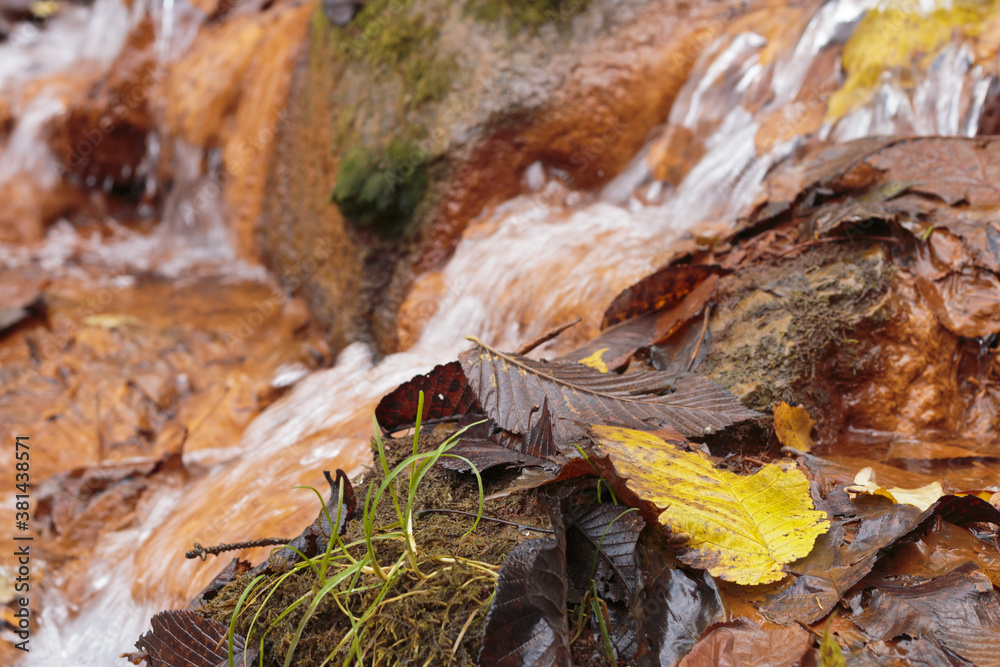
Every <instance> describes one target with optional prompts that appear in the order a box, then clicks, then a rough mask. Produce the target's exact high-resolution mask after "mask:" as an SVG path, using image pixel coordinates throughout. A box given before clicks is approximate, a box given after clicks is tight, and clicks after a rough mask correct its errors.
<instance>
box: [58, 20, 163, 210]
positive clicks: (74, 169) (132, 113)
mask: <svg viewBox="0 0 1000 667" xmlns="http://www.w3.org/2000/svg"><path fill="white" fill-rule="evenodd" d="M154 42H155V33H154V27H153V22H152V20H151V19H146V20H144V21H142V22H141V23H139V25H137V26H136V28H134V29H133V30H132V31H131V32H130V33H129V36H128V39H127V40H126V42H125V45H124V47H123V48H122V52H121V54H120V55H119V56H118V58H117V59H116V60H115V62H114V63H113V64H112V65H111V67H110V68H109V70H108V71H107V73H106V74H100V75H99V76H94V77H93V78H92V79H91V80H90V81H89V82H88V81H87V77H83V79H84V82H85V84H84V85H83V86H77V88H76V89H75V90H74V91H73V92H72V93H70V94H69V95H68V96H67V97H66V100H65V104H66V107H67V109H68V111H67V113H66V114H64V115H62V116H60V117H59V118H58V119H57V120H56V121H55V122H53V124H52V131H51V135H50V139H49V145H50V147H51V148H52V151H53V154H54V156H55V158H56V161H57V163H58V169H59V172H60V175H61V176H62V177H63V178H67V179H69V180H71V181H72V182H73V183H75V184H77V185H79V186H80V187H81V189H82V188H91V187H94V185H95V184H96V187H97V188H102V189H103V190H104V191H105V192H116V193H118V194H125V195H129V196H131V197H133V198H137V197H138V194H139V193H140V192H141V190H142V188H143V185H144V183H145V178H146V176H147V174H146V173H145V172H144V165H143V162H144V159H145V157H146V137H147V135H148V134H149V132H150V131H151V130H152V128H153V117H152V110H151V105H150V100H151V99H154V98H155V97H157V96H158V93H159V86H160V84H161V83H162V80H163V77H164V75H163V72H162V70H161V69H159V68H158V66H157V62H156V53H155V48H154V47H155V45H154Z"/></svg>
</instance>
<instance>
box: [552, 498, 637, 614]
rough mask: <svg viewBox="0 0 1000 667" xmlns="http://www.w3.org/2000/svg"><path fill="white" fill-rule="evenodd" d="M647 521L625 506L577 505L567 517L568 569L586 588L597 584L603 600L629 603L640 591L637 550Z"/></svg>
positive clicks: (572, 580) (573, 583)
mask: <svg viewBox="0 0 1000 667" xmlns="http://www.w3.org/2000/svg"><path fill="white" fill-rule="evenodd" d="M645 526H646V522H645V520H643V518H642V517H640V516H639V514H638V513H637V512H635V511H631V510H629V508H628V507H624V506H622V505H612V504H610V503H599V504H596V505H593V506H590V507H586V506H580V507H573V508H571V509H570V510H569V511H568V512H567V516H566V553H567V555H568V562H567V565H566V571H567V573H568V575H569V582H570V585H571V586H573V587H574V588H576V589H577V590H580V591H583V590H587V589H589V588H590V582H591V581H593V582H594V583H595V584H596V585H597V595H598V596H599V597H600V598H601V599H603V600H610V601H613V602H622V603H624V602H628V601H629V600H630V599H631V598H632V597H633V596H634V595H635V591H636V585H637V581H636V565H635V549H636V541H637V540H638V539H639V533H640V532H642V529H643V528H644V527H645Z"/></svg>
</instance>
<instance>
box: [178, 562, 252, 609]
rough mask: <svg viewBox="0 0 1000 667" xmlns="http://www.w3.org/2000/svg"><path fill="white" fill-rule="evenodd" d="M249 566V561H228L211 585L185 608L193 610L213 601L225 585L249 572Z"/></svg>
mask: <svg viewBox="0 0 1000 667" xmlns="http://www.w3.org/2000/svg"><path fill="white" fill-rule="evenodd" d="M251 569H252V568H251V565H250V562H249V561H245V560H240V559H239V558H234V559H232V560H231V561H229V565H226V567H224V568H223V569H222V572H219V574H217V575H215V579H212V581H211V583H209V584H208V586H205V588H203V589H202V591H201V592H200V593H198V595H196V596H195V597H194V599H193V600H191V604H189V605H188V606H187V608H188V609H191V610H194V609H197V608H198V607H201V606H202V605H204V604H205V603H206V602H208V601H210V600H214V599H215V596H217V595H218V594H219V591H221V590H222V589H223V588H225V587H226V584H228V583H230V582H231V581H233V580H234V579H236V578H237V577H239V576H240V575H243V574H246V573H247V572H249V571H250V570H251Z"/></svg>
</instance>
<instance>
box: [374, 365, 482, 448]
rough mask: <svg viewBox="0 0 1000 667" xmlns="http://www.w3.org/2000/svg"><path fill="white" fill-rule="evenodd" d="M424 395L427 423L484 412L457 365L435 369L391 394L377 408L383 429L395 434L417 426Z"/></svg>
mask: <svg viewBox="0 0 1000 667" xmlns="http://www.w3.org/2000/svg"><path fill="white" fill-rule="evenodd" d="M421 391H422V392H424V414H423V417H422V419H423V420H424V421H427V420H433V419H444V418H448V417H457V416H460V415H464V414H467V413H475V412H482V410H481V409H480V408H479V407H478V402H477V401H476V396H475V394H474V393H473V392H472V389H471V387H469V383H468V381H467V380H466V379H465V373H463V372H462V366H461V365H460V364H459V363H458V362H457V361H452V362H451V363H447V364H443V365H441V366H435V367H434V368H433V370H431V372H430V373H426V374H425V375H418V376H416V377H414V378H413V379H411V380H410V381H408V382H404V383H403V384H401V385H399V387H398V388H396V389H395V390H394V391H392V392H390V393H389V394H387V395H386V396H385V397H384V398H383V399H382V400H381V401H379V404H378V407H376V408H375V418H376V419H377V420H378V423H379V426H381V427H382V428H383V429H385V430H386V431H389V432H392V431H396V430H398V429H400V428H403V427H407V426H413V425H414V424H415V423H416V422H417V405H418V402H419V397H420V392H421Z"/></svg>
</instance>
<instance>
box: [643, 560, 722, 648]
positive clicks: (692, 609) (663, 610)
mask: <svg viewBox="0 0 1000 667" xmlns="http://www.w3.org/2000/svg"><path fill="white" fill-rule="evenodd" d="M644 593H645V598H644V599H643V600H642V602H641V604H640V606H639V608H638V610H637V613H636V616H637V617H638V626H639V628H640V631H639V632H638V635H639V641H638V650H637V652H636V656H635V664H636V665H637V667H672V666H673V665H676V664H677V663H678V662H680V660H681V659H682V658H683V657H684V656H685V655H687V654H688V652H689V651H690V650H691V647H692V646H694V645H695V643H696V642H697V641H698V639H700V638H701V636H702V634H704V632H705V630H706V629H707V628H708V627H709V626H710V625H712V624H713V623H719V622H721V621H723V620H725V617H726V612H725V608H724V607H723V604H722V598H721V597H720V596H719V590H718V588H716V586H715V581H714V580H713V579H712V577H711V576H710V575H709V574H708V573H707V572H703V573H702V576H700V577H698V576H694V575H688V574H687V573H686V572H684V571H683V570H679V569H675V568H664V569H663V570H661V572H660V573H659V574H658V575H655V576H653V577H652V578H651V579H650V580H648V581H646V582H645V586H644Z"/></svg>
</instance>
